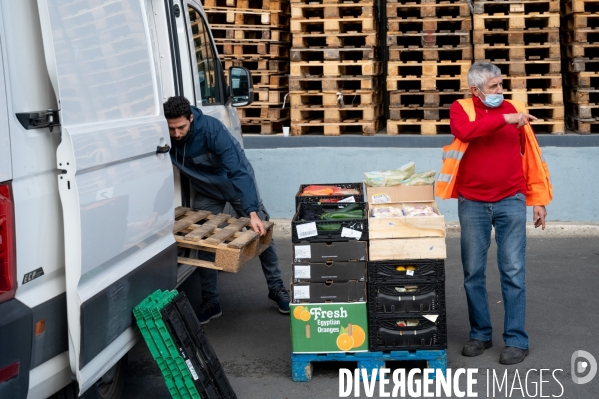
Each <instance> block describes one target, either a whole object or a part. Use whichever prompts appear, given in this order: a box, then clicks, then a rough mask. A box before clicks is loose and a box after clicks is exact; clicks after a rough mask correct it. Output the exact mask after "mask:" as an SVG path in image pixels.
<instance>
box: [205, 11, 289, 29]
mask: <svg viewBox="0 0 599 399" xmlns="http://www.w3.org/2000/svg"><path fill="white" fill-rule="evenodd" d="M206 16H207V17H208V23H209V24H210V25H212V24H216V25H223V24H231V25H237V26H239V25H269V26H271V27H278V28H286V27H288V26H289V15H288V14H284V13H282V12H279V11H260V10H251V9H239V8H211V9H208V10H206Z"/></svg>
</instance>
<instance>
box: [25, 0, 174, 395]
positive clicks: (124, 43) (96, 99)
mask: <svg viewBox="0 0 599 399" xmlns="http://www.w3.org/2000/svg"><path fill="white" fill-rule="evenodd" d="M38 6H39V11H40V20H41V23H42V32H43V37H44V51H45V56H46V62H47V65H48V71H49V74H50V79H51V80H52V84H53V86H54V90H55V91H56V94H57V97H58V100H59V101H58V103H59V104H60V125H61V129H62V143H61V144H60V146H59V148H58V151H57V167H58V169H59V170H61V171H62V174H60V175H59V176H58V184H59V190H60V197H61V201H62V204H63V213H64V215H63V216H64V235H65V270H66V287H67V314H68V322H69V351H70V360H71V367H72V369H73V372H74V373H76V375H77V379H78V381H79V384H80V388H81V390H82V391H85V390H87V389H88V388H89V387H90V386H91V385H92V384H93V383H95V382H96V381H97V380H98V379H99V378H100V377H101V376H102V375H103V374H104V373H105V372H106V371H107V370H108V369H109V368H110V367H111V366H112V365H113V364H114V363H115V362H116V361H118V359H119V358H120V357H121V356H122V355H123V354H124V353H126V351H128V350H129V349H130V348H131V346H132V345H133V344H134V343H135V340H136V339H135V338H136V335H135V333H134V331H135V330H134V329H133V328H129V327H130V326H131V325H132V322H133V318H132V314H131V310H132V308H133V307H134V306H135V305H137V304H138V303H139V302H140V301H141V300H142V299H143V298H144V297H145V296H146V295H148V294H149V293H151V292H153V291H154V290H156V289H158V288H160V289H170V288H173V287H174V286H175V284H176V266H177V260H176V259H177V257H176V245H175V242H174V238H173V236H172V224H173V176H172V168H171V162H170V159H169V154H168V145H169V144H170V139H169V135H168V126H167V124H166V120H165V119H164V117H163V113H162V101H163V100H162V98H161V97H162V96H161V92H160V82H159V81H158V79H159V78H158V74H157V73H156V64H155V61H154V59H155V58H154V56H153V50H154V49H153V45H154V44H153V43H154V42H153V40H152V38H151V35H150V33H149V27H148V24H147V19H146V15H147V14H146V13H147V10H146V9H145V8H144V2H143V1H140V0H119V1H107V2H96V1H83V0H81V1H73V0H38ZM23 51H26V50H25V49H24V50H23ZM32 250H35V248H32Z"/></svg>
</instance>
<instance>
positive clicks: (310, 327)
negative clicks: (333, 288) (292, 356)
mask: <svg viewBox="0 0 599 399" xmlns="http://www.w3.org/2000/svg"><path fill="white" fill-rule="evenodd" d="M291 347H292V351H293V353H331V352H367V351H368V310H367V307H366V303H365V302H358V303H319V304H312V303H310V304H301V305H291Z"/></svg>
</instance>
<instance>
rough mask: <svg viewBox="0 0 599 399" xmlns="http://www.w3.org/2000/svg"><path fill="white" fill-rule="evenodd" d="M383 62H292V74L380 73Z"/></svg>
mask: <svg viewBox="0 0 599 399" xmlns="http://www.w3.org/2000/svg"><path fill="white" fill-rule="evenodd" d="M382 72H383V63H382V62H378V61H353V62H347V61H346V62H342V61H324V62H319V61H315V62H294V63H292V64H291V74H290V75H291V76H308V77H309V76H344V75H352V76H353V75H380V74H381V73H382Z"/></svg>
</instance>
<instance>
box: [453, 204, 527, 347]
mask: <svg viewBox="0 0 599 399" xmlns="http://www.w3.org/2000/svg"><path fill="white" fill-rule="evenodd" d="M458 216H459V218H460V226H461V229H462V238H461V244H462V265H463V267H464V289H465V291H466V298H467V300H468V316H469V319H470V338H472V339H478V340H481V341H488V340H490V339H491V337H492V326H491V317H490V315H489V303H488V300H487V287H486V267H487V252H488V249H489V245H490V244H491V227H492V226H493V227H495V241H496V242H497V265H498V267H499V273H500V280H501V293H502V295H503V307H504V310H505V318H504V322H503V341H504V342H505V345H506V346H515V347H517V348H520V349H528V334H526V331H525V328H524V325H525V316H526V282H525V274H526V272H525V260H524V258H525V250H526V197H525V196H524V194H521V193H517V194H516V195H514V196H511V197H507V198H504V199H502V200H501V201H497V202H491V203H488V202H478V201H470V200H468V199H466V198H464V197H462V196H459V198H458Z"/></svg>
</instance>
